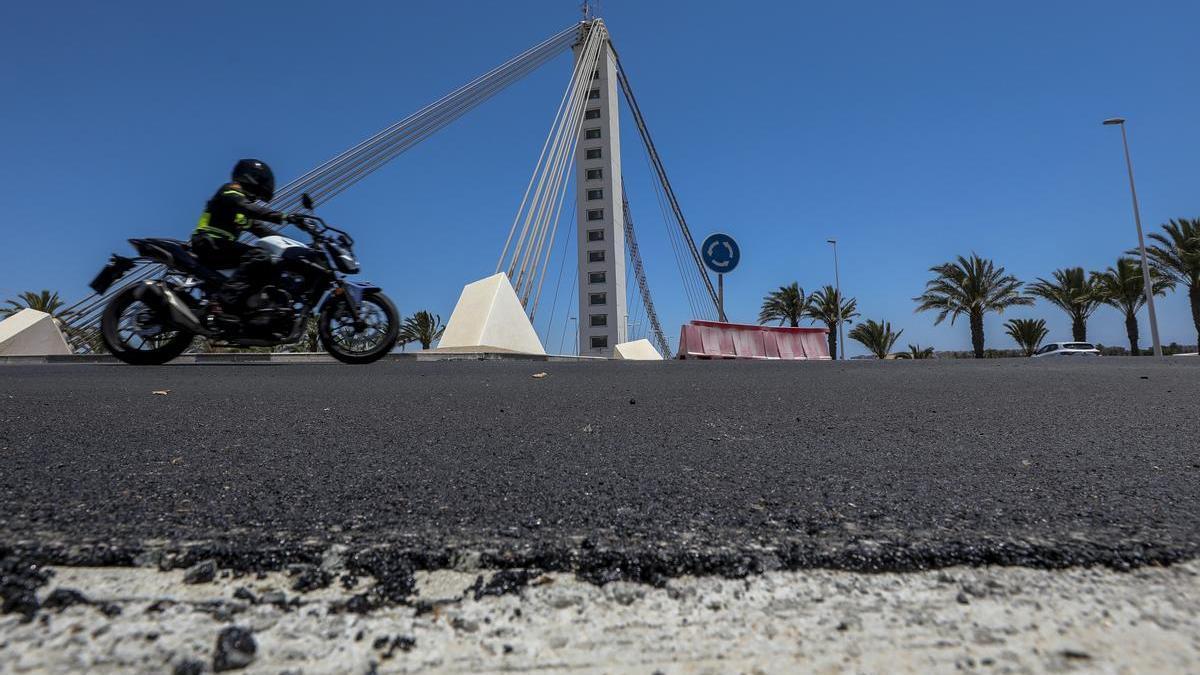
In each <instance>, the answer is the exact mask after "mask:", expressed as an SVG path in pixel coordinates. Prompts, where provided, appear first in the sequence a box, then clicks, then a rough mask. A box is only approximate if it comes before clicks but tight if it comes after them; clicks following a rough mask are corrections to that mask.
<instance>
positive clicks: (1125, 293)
mask: <svg viewBox="0 0 1200 675" xmlns="http://www.w3.org/2000/svg"><path fill="white" fill-rule="evenodd" d="M1092 283H1093V284H1095V285H1096V292H1097V293H1098V294H1099V296H1100V299H1101V301H1102V302H1103V303H1104V304H1106V305H1109V306H1111V307H1115V308H1116V309H1119V310H1121V313H1122V314H1124V315H1125V334H1126V335H1128V336H1129V353H1130V354H1132V355H1133V356H1137V355H1138V354H1140V353H1141V352H1139V351H1138V324H1137V313H1138V311H1140V310H1141V309H1142V306H1143V305H1145V304H1146V280H1145V278H1143V277H1142V266H1141V264H1140V263H1138V261H1137V260H1135V259H1133V258H1129V257H1124V256H1122V257H1120V258H1117V264H1116V266H1115V267H1109V268H1108V269H1106V270H1104V271H1103V272H1092ZM1174 286H1175V281H1174V279H1171V278H1168V277H1164V276H1162V275H1161V274H1159V273H1158V271H1157V270H1156V269H1152V270H1151V271H1150V290H1151V292H1152V293H1154V294H1155V295H1165V294H1166V292H1167V289H1169V288H1173V287H1174Z"/></svg>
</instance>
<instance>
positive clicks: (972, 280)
mask: <svg viewBox="0 0 1200 675" xmlns="http://www.w3.org/2000/svg"><path fill="white" fill-rule="evenodd" d="M929 271H930V272H933V273H934V274H936V275H937V276H935V277H934V278H933V279H930V280H929V281H928V282H926V283H925V292H924V293H922V294H921V295H920V296H918V297H916V298H913V300H916V301H917V302H919V303H920V304H919V305H917V311H918V312H924V311H926V310H937V311H938V317H937V320H936V321H934V325H936V324H939V323H941V322H942V321H944V320H945V319H946V317H947V316H949V317H950V324H951V325H954V321H955V319H957V318H958V317H959V316H960V315H962V314H966V315H967V316H968V317H969V318H970V320H971V346H972V347H973V348H974V350H975V358H977V359H982V358H983V315H984V314H987V313H988V312H997V313H1002V312H1004V310H1005V309H1007V308H1009V307H1013V306H1016V305H1032V304H1033V298H1031V297H1029V296H1027V295H1023V294H1022V293H1021V285H1022V284H1021V282H1020V281H1019V280H1017V278H1016V277H1014V276H1012V275H1011V274H1005V273H1004V268H1003V267H996V264H995V263H994V262H992V261H991V260H988V259H987V258H981V257H979V256H978V255H977V254H975V253H972V254H971V257H970V258H964V257H962V256H961V255H960V256H958V259H957V260H956V261H955V262H948V263H944V264H941V265H935V266H934V267H930V268H929Z"/></svg>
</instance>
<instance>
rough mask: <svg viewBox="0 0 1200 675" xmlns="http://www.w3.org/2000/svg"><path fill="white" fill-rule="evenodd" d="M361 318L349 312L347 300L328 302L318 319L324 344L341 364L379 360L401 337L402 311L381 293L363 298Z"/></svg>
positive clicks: (360, 311) (318, 330) (359, 311)
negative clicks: (356, 317)
mask: <svg viewBox="0 0 1200 675" xmlns="http://www.w3.org/2000/svg"><path fill="white" fill-rule="evenodd" d="M358 314H359V320H358V321H357V322H356V321H355V320H354V317H353V316H352V315H351V314H350V308H349V306H348V305H347V304H346V301H345V300H344V299H343V300H335V301H332V302H327V303H325V307H324V308H323V309H322V310H321V316H320V318H319V319H318V320H317V333H318V335H320V337H321V346H322V347H324V348H325V351H327V352H329V354H330V355H331V356H333V358H335V359H337V360H338V361H341V362H342V363H351V364H356V365H357V364H364V363H372V362H374V361H378V360H379V359H380V358H382V357H383V355H384V354H387V353H388V352H390V351H392V348H393V347H395V346H396V339H397V338H398V337H399V336H400V312H398V311H397V310H396V306H395V305H394V304H392V301H391V300H389V299H388V297H387V296H386V295H384V294H382V293H373V294H371V295H368V296H366V297H364V298H363V299H362V302H361V303H359V307H358Z"/></svg>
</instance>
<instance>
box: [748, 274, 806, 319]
mask: <svg viewBox="0 0 1200 675" xmlns="http://www.w3.org/2000/svg"><path fill="white" fill-rule="evenodd" d="M804 305H805V296H804V289H803V288H800V284H799V283H797V282H795V281H793V282H792V283H791V284H790V285H788V286H780V287H779V290H777V291H771V292H770V293H768V294H767V295H766V297H764V298H763V302H762V309H760V310H759V312H758V322H759V323H760V324H764V323H770V322H772V321H778V322H779V325H780V326H782V325H783V322H785V321H786V322H788V325H790V326H792V327H793V328H794V327H796V326H799V325H800V317H802V316H804Z"/></svg>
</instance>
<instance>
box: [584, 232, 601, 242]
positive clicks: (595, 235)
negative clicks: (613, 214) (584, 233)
mask: <svg viewBox="0 0 1200 675" xmlns="http://www.w3.org/2000/svg"><path fill="white" fill-rule="evenodd" d="M588 241H604V230H588Z"/></svg>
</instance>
